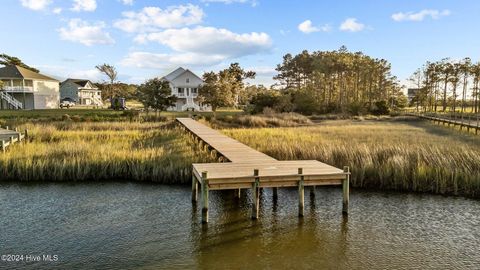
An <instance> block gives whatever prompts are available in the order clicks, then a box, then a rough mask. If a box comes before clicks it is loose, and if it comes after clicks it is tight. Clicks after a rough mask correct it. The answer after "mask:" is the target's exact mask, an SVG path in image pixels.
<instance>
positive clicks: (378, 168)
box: [223, 120, 480, 197]
mask: <svg viewBox="0 0 480 270" xmlns="http://www.w3.org/2000/svg"><path fill="white" fill-rule="evenodd" d="M223 132H224V133H225V134H227V135H229V136H232V137H233V138H236V139H238V140H239V141H241V142H243V143H245V144H247V145H250V146H252V147H253V148H256V149H258V150H260V151H262V152H264V153H267V154H269V155H271V156H273V157H275V158H277V159H281V160H289V159H316V160H320V161H323V162H326V163H328V164H332V165H335V166H337V167H340V168H341V167H342V166H345V165H347V166H350V167H351V171H352V178H351V181H352V186H353V187H360V188H374V189H393V190H407V191H417V192H431V193H438V194H458V195H466V196H473V197H480V139H479V138H478V137H475V136H469V135H466V134H459V133H458V132H455V131H452V130H448V129H444V128H442V127H436V126H433V125H430V124H428V123H426V122H422V121H410V122H368V121H367V122H354V121H349V120H347V121H331V122H326V123H325V124H323V125H320V126H315V127H300V128H275V129H273V128H262V129H226V130H223Z"/></svg>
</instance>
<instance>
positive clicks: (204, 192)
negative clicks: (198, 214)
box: [201, 172, 208, 223]
mask: <svg viewBox="0 0 480 270" xmlns="http://www.w3.org/2000/svg"><path fill="white" fill-rule="evenodd" d="M207 177H208V173H207V172H202V183H201V184H202V204H203V206H202V223H208V179H207Z"/></svg>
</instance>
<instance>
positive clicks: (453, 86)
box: [410, 57, 480, 113]
mask: <svg viewBox="0 0 480 270" xmlns="http://www.w3.org/2000/svg"><path fill="white" fill-rule="evenodd" d="M410 81H412V82H413V83H414V84H415V86H416V91H415V95H414V97H413V99H412V103H413V104H414V105H416V106H417V108H419V107H422V109H423V110H424V111H435V112H436V111H439V110H440V111H446V110H447V108H448V109H450V110H451V111H454V112H456V111H460V112H461V113H464V112H466V109H467V108H468V107H471V108H472V111H473V112H474V113H478V112H479V111H480V102H479V94H480V91H479V85H480V62H477V63H472V60H471V59H470V58H468V57H466V58H464V59H461V60H452V59H450V58H444V59H442V60H440V61H436V62H426V63H425V64H424V65H423V66H422V67H420V68H419V69H417V70H416V71H415V72H414V73H413V74H412V76H411V77H410Z"/></svg>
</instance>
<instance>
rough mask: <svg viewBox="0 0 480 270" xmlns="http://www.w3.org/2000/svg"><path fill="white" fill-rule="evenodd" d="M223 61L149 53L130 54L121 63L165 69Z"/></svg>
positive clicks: (187, 54)
mask: <svg viewBox="0 0 480 270" xmlns="http://www.w3.org/2000/svg"><path fill="white" fill-rule="evenodd" d="M223 60H225V56H223V55H205V54H198V53H173V54H164V53H149V52H132V53H129V54H128V55H127V56H126V57H125V58H124V59H123V60H122V62H121V64H122V65H123V66H128V67H137V68H154V69H167V68H173V67H176V66H182V65H188V66H189V67H191V66H211V65H214V64H218V63H220V62H222V61H223Z"/></svg>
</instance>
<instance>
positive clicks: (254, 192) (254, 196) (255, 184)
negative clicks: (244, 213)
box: [252, 169, 260, 219]
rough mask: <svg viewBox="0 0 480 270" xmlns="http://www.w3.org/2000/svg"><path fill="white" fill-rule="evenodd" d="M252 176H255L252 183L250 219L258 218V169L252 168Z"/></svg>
mask: <svg viewBox="0 0 480 270" xmlns="http://www.w3.org/2000/svg"><path fill="white" fill-rule="evenodd" d="M253 176H255V182H253V184H252V219H257V218H258V210H259V203H260V199H259V194H258V193H259V192H258V186H259V185H260V177H258V176H259V171H258V169H254V170H253Z"/></svg>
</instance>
